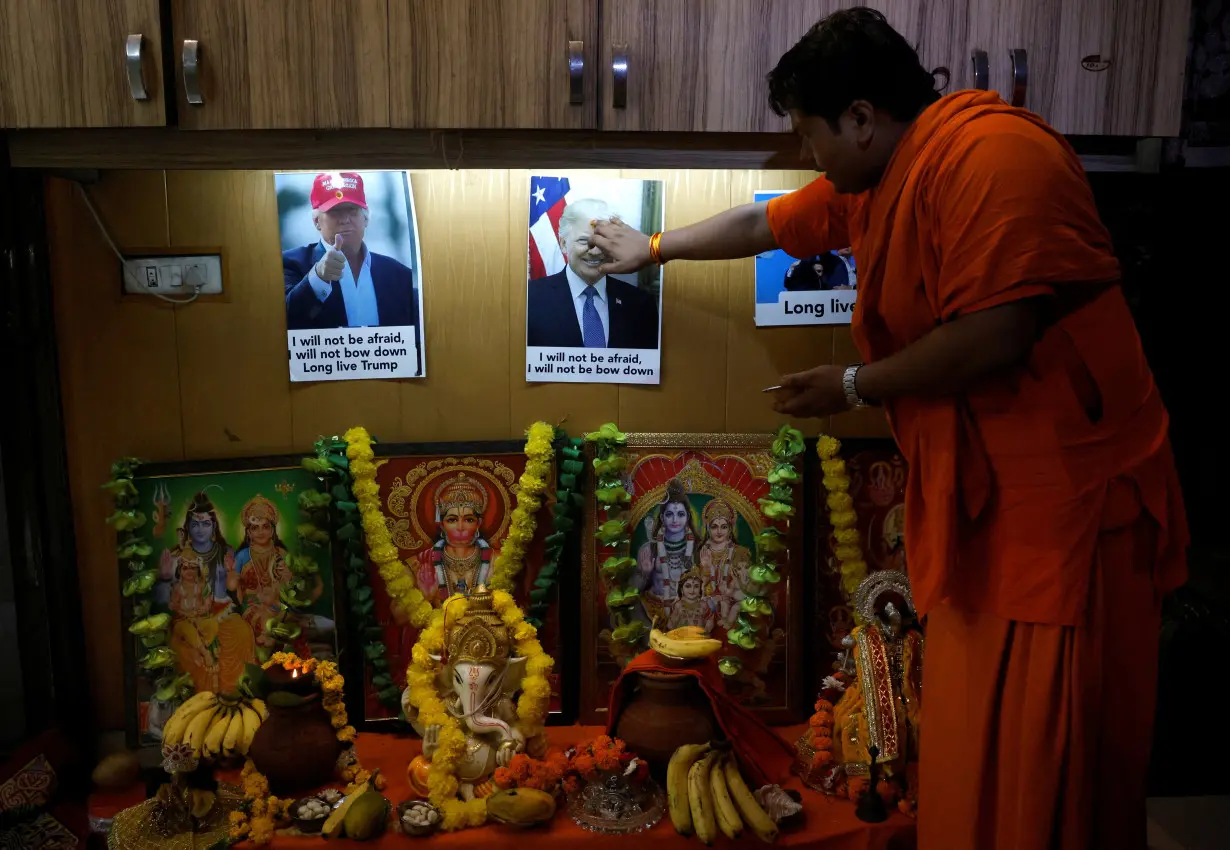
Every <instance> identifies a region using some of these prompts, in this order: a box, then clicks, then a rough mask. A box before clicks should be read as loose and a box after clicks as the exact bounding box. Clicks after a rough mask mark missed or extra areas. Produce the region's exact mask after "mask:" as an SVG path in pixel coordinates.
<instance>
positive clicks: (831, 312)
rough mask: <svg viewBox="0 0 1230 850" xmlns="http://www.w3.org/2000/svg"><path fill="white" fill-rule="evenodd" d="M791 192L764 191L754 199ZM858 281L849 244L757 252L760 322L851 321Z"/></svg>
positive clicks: (763, 324)
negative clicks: (802, 251) (810, 253)
mask: <svg viewBox="0 0 1230 850" xmlns="http://www.w3.org/2000/svg"><path fill="white" fill-rule="evenodd" d="M785 194H788V192H787V191H784V190H783V191H763V192H756V193H754V194H753V200H755V201H756V203H760V202H761V201H768V200H770V199H772V198H776V197H779V196H781V195H785ZM857 289H858V280H857V277H856V273H855V268H854V254H853V253H851V251H850V249H849V248H844V249H842V250H840V251H830V252H828V253H826V254H818V255H816V256H814V257H792V256H790V255H789V254H787V253H786V252H785V251H783V250H781V249H780V248H779V249H778V250H776V251H769V252H767V253H764V254H759V255H757V257H756V325H757V326H758V327H773V326H781V325H848V324H850V316H851V314H852V313H853V312H854V297H855V295H856V294H857Z"/></svg>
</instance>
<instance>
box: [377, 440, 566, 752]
mask: <svg viewBox="0 0 1230 850" xmlns="http://www.w3.org/2000/svg"><path fill="white" fill-rule="evenodd" d="M524 448H525V446H524V443H523V442H513V441H509V442H476V443H456V444H414V445H409V444H404V445H393V444H389V445H384V444H378V445H377V446H376V482H377V483H378V484H379V486H380V498H381V509H382V511H383V513H384V515H385V522H386V525H387V527H388V529H389V532H390V534H391V536H392V540H393V545H394V546H396V547H397V550H398V555H399V556H400V559H401V561H402V563H403V564H404V565H405V568H406V570H407V572H408V574H410V575H411V576H412V577H413V579H414V581H415V584H416V585H417V586H418V588H419V589H420V590H421V591H423V593H424V594H425V595H426V596H427V598H428V599H429V600H430V601H431V602H432V604H433V605H435V606H437V607H438V606H439V605H440V604H441V603H443V602H444V600H445V599H447V598H448V596H449V594H450V592H456V591H458V590H460V591H462V592H465V591H468V590H473V589H474V588H476V587H478V586H479V585H485V584H487V583H488V582H489V581H490V578H491V572H492V565H493V563H494V562H495V560H496V558H497V556H498V555H499V552H500V549H501V547H502V546H503V544H504V542H505V539H506V538H507V536H508V532H509V528H510V523H511V520H512V515H513V509H514V508H515V507H516V498H517V494H518V491H519V483H518V481H519V479H520V478H521V475H522V473H523V472H525V468H526V463H527V461H526V456H525V453H524ZM547 490H548V493H554V491H555V488H554V487H548V488H547ZM552 507H553V500H552V499H551V498H548V499H545V500H544V502H543V505H542V507H541V508H540V509H539V510H538V511H537V512H536V514H535V519H536V520H537V522H536V530H535V536H534V539H533V541H532V543H531V544H530V546H529V548H528V551H527V553H526V557H525V567H524V569H522V570H521V571H520V573H518V574H517V576H516V577H515V579H514V588H513V591H512V594H513V597H514V599H515V600H516V601H517V604H518V605H519V606H521V607H522V608H523V610H527V611H528V609H529V607H530V591H531V589H532V588H533V587H534V582H535V580H536V579H537V578H538V574H539V571H540V569H541V567H542V563H543V548H544V544H543V540H544V538H545V537H546V535H547V534H549V533H551V530H552ZM369 572H370V578H371V587H372V589H373V592H374V598H375V616H376V621H377V622H378V623H379V625H380V627H381V629H382V630H383V638H384V645H385V652H386V657H387V658H388V659H389V670H390V672H391V674H392V676H393V679H394V683H395V684H396V685H397V687H398V688H399V689H401V688H404V687H405V675H406V668H407V666H408V665H409V663H410V660H411V650H412V649H413V647H414V643H415V641H416V640H417V638H418V633H419V632H418V629H416V628H414V627H413V626H411V625H408V624H402V623H398V622H397V621H396V620H395V619H394V617H393V615H392V611H391V608H390V605H389V597H388V594H387V593H386V592H385V589H384V581H383V580H382V578H381V577H380V575H379V574H378V572H377V571H376V569H375V567H374V566H370V570H369ZM561 572H564V573H569V572H571V571H568V570H563V571H561ZM571 580H572V576H571V575H570V576H567V577H563V576H562V577H561V579H560V583H557V584H556V585H555V587H554V588H553V589H552V592H551V595H550V597H549V604H548V605H547V606H546V611H545V615H544V616H543V617H542V625H541V626H540V628H539V630H538V636H539V640H540V641H541V642H542V646H543V649H544V650H545V651H546V652H547V653H548V654H549V655H551V656H552V657H553V658H554V659H555V667H554V669H553V670H552V672H551V674H550V676H549V680H550V682H551V688H552V695H551V703H550V712H551V714H550V720H551V721H552V722H564V721H566V720H567V721H570V720H571V719H572V716H574V715H575V711H574V710H571V708H570V706H569V705H567V695H568V694H569V689H570V687H572V689H573V690H575V687H574V686H572V683H571V682H570V681H569V677H570V672H569V667H570V662H571V659H570V658H569V657H568V655H569V653H568V652H567V650H566V644H565V641H564V640H563V639H562V632H561V618H560V615H561V606H560V605H559V602H558V599H559V594H560V593H561V592H563V593H565V594H569V593H571V594H572V596H573V598H575V590H571V589H570V588H571V585H570V581H571ZM565 598H567V596H565ZM569 613H571V612H567V613H565V614H564V617H565V619H566V618H567V617H568V615H569ZM377 690H378V689H377V688H376V687H374V686H373V684H372V682H371V676H370V671H369V673H368V675H367V676H366V677H365V689H364V712H365V717H366V720H367V721H368V723H369V724H375V725H376V728H379V726H380V725H381V722H382V721H385V722H387V721H390V720H395V719H396V717H397V713H396V712H395V711H393V710H391V709H390V708H388V707H386V706H384V705H382V704H381V702H380V700H379V698H378V696H377Z"/></svg>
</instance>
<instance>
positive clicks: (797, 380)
mask: <svg viewBox="0 0 1230 850" xmlns="http://www.w3.org/2000/svg"><path fill="white" fill-rule="evenodd" d="M845 371H846V367H844V366H817V367H816V368H814V369H808V370H807V371H806V372H796V373H795V374H793V375H786V376H785V377H783V378H782V381H781V387H782V388H781V389H780V390H779V391H778V396H777V400H776V401H774V402H773V409H774V410H776V411H777V412H778V413H783V414H785V415H787V416H795V417H800V418H806V417H814V416H830V415H832V414H834V413H844V412H845V411H847V410H849V409H850V403H849V402H848V401H846V391H845V388H844V387H843V386H842V383H841V381H842V377H843V375H844V374H845Z"/></svg>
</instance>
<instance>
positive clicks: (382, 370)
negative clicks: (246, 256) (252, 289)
mask: <svg viewBox="0 0 1230 850" xmlns="http://www.w3.org/2000/svg"><path fill="white" fill-rule="evenodd" d="M273 180H274V188H275V189H276V191H277V202H278V226H279V229H280V232H281V239H282V276H283V278H284V280H283V283H284V284H285V295H286V337H287V340H286V341H287V348H288V357H289V360H290V379H291V380H292V381H352V380H363V379H366V378H421V377H423V376H424V375H425V374H426V371H425V364H424V361H423V344H422V341H423V321H422V316H423V280H422V274H421V269H422V263H421V262H420V259H419V235H418V221H417V219H416V218H415V215H414V195H413V193H412V191H411V188H410V175H409V173H407V172H405V171H363V172H356V171H331V172H323V173H316V172H294V173H286V174H275V175H274V178H273Z"/></svg>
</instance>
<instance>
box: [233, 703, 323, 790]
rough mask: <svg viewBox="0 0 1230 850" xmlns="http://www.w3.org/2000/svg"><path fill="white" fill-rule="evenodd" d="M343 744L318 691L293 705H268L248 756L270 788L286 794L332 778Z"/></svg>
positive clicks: (317, 784)
mask: <svg viewBox="0 0 1230 850" xmlns="http://www.w3.org/2000/svg"><path fill="white" fill-rule="evenodd" d="M344 746H345V745H344V744H343V743H342V742H341V741H339V740H338V739H337V731H336V730H335V729H334V728H333V723H332V722H331V721H330V719H329V712H327V711H325V708H324V706H323V705H322V704H321V701H320V694H319V693H317V694H311V695H309V696H308V699H307V701H306V702H304V703H303V704H302V705H298V706H295V707H293V708H286V707H279V706H274V705H270V706H269V717H268V719H267V720H265V722H264V723H262V724H261V727H260V728H259V729H257V730H256V735H255V736H253V738H252V746H251V747H250V748H249V750H248V755H249V757H250V758H251V759H252V761H253V763H254V764H255V765H256V769H257V770H259V771H260V772H261V773H263V774H264V775H265V777H266V778H267V779H268V780H269V789H270V791H272V792H273V793H274V794H276V795H278V796H279V797H287V796H290V795H289V794H288V793H287V792H291V791H300V790H307V789H314V788H318V787H320V786H321V785H324V784H325V783H327V782H329V781H331V780H332V779H333V773H334V770H335V768H336V766H337V758H338V756H340V755H341V753H342V748H343V747H344Z"/></svg>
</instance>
